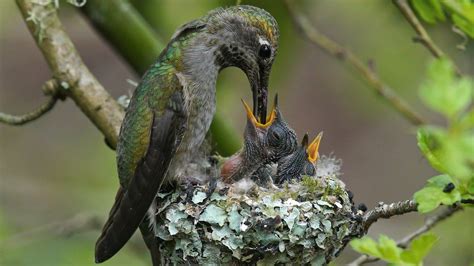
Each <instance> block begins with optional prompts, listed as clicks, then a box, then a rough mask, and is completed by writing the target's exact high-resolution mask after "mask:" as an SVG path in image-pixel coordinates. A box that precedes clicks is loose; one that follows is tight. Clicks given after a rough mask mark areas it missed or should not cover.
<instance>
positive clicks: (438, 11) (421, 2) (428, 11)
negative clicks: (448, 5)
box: [411, 0, 445, 24]
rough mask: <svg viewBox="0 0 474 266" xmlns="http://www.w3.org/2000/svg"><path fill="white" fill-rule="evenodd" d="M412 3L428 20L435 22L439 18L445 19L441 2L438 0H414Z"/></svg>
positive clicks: (423, 17)
mask: <svg viewBox="0 0 474 266" xmlns="http://www.w3.org/2000/svg"><path fill="white" fill-rule="evenodd" d="M411 3H412V5H413V7H414V8H415V11H416V12H417V13H418V15H419V16H420V17H421V18H422V19H423V20H424V21H426V22H428V23H432V24H433V23H435V22H436V21H437V20H441V21H444V20H445V16H444V13H443V9H442V6H441V3H440V2H439V1H438V0H429V1H427V0H412V1H411Z"/></svg>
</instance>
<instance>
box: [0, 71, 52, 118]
mask: <svg viewBox="0 0 474 266" xmlns="http://www.w3.org/2000/svg"><path fill="white" fill-rule="evenodd" d="M58 87H59V86H58V83H57V82H56V80H54V79H51V80H48V81H47V82H46V83H45V85H44V86H43V92H44V94H45V95H47V96H49V98H48V101H47V102H45V103H44V104H42V105H41V106H40V107H38V108H37V109H35V110H33V111H31V112H29V113H26V114H22V115H11V114H7V113H2V112H0V123H4V124H8V125H12V126H21V125H24V124H26V123H29V122H31V121H34V120H36V119H38V118H40V117H41V116H43V115H44V114H46V113H47V112H49V111H50V110H51V109H53V107H54V105H55V104H56V102H57V101H58V99H59V98H60V96H59V89H58Z"/></svg>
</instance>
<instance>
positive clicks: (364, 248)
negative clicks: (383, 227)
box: [350, 236, 382, 258]
mask: <svg viewBox="0 0 474 266" xmlns="http://www.w3.org/2000/svg"><path fill="white" fill-rule="evenodd" d="M350 245H351V247H352V248H353V249H354V250H355V251H357V252H359V253H363V254H367V255H370V256H373V257H377V258H381V257H382V255H381V253H380V251H379V249H378V247H377V246H378V244H377V242H375V241H374V240H373V239H372V238H370V237H368V236H364V237H363V238H361V239H354V240H352V241H351V242H350Z"/></svg>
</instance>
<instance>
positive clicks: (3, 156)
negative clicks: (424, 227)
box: [0, 0, 474, 265]
mask: <svg viewBox="0 0 474 266" xmlns="http://www.w3.org/2000/svg"><path fill="white" fill-rule="evenodd" d="M135 4H136V6H137V8H138V9H139V10H142V11H143V13H144V15H145V16H147V17H148V19H149V20H150V21H151V22H152V24H153V27H154V29H155V30H156V32H157V34H158V35H159V36H160V38H161V39H162V40H164V41H166V40H167V39H169V37H170V36H171V35H172V33H173V31H174V30H175V29H176V28H177V27H178V26H179V25H181V24H183V23H184V22H186V21H189V20H190V19H193V18H196V17H199V16H201V15H203V14H205V13H206V12H207V11H208V10H210V9H212V8H214V7H217V6H226V5H231V4H234V1H230V0H229V1H224V0H207V1H199V2H198V1H192V0H173V1H172V0H166V1H159V0H151V1H139V0H135ZM243 4H253V5H256V6H260V7H263V8H265V9H267V10H268V11H269V12H270V13H271V14H273V15H274V16H275V17H276V19H277V21H278V22H279V24H280V28H281V32H282V36H281V44H280V49H279V55H278V57H277V60H276V62H275V65H274V70H273V73H272V79H271V83H270V86H271V93H272V94H273V93H275V92H278V93H279V94H280V99H281V100H280V102H281V106H282V110H283V113H284V115H285V118H286V119H287V121H289V123H290V124H291V125H292V126H293V127H294V128H295V130H296V131H297V133H298V135H299V136H301V135H302V134H304V133H305V132H310V133H311V134H313V135H314V134H316V133H317V132H319V131H321V130H323V131H324V139H323V143H322V146H321V151H322V153H324V154H328V153H332V152H333V153H334V154H335V155H336V156H337V157H339V158H342V159H343V162H344V164H343V171H344V173H345V175H344V178H343V179H344V180H343V181H344V182H346V184H347V186H348V188H350V189H351V190H352V191H353V192H354V194H355V201H356V202H364V203H366V204H367V205H368V206H369V207H373V206H374V205H376V204H377V202H379V201H384V202H392V201H398V200H402V199H408V198H411V197H412V195H413V193H414V192H415V191H417V190H419V189H420V188H421V187H422V186H423V185H424V183H425V180H426V179H427V177H430V176H433V175H434V174H435V173H434V172H433V170H431V169H430V167H429V165H428V163H427V162H426V161H425V160H424V159H423V156H422V155H421V154H420V152H419V151H418V148H417V146H416V137H415V130H414V128H413V127H412V126H411V125H410V124H408V123H407V122H406V121H405V120H403V119H402V118H401V117H400V116H399V115H398V114H396V113H395V112H393V111H392V110H391V109H390V108H388V107H387V106H386V105H384V104H383V102H381V101H378V99H377V96H376V95H374V93H373V92H372V91H371V90H369V89H367V86H366V84H365V83H364V81H363V80H362V79H361V78H360V77H359V76H357V74H356V73H352V71H350V69H349V68H348V67H346V66H345V65H344V64H341V62H339V61H337V60H336V59H335V58H333V57H331V56H328V55H326V54H325V53H324V52H323V51H321V50H320V49H319V48H316V47H314V46H312V45H311V44H309V43H307V42H304V40H303V39H302V38H301V36H300V35H299V34H298V32H297V31H296V30H295V29H294V27H293V25H292V24H291V21H290V19H289V17H288V15H287V13H286V11H285V9H284V7H283V5H282V3H280V2H279V1H269V0H266V1H245V0H244V1H243ZM298 4H304V5H305V12H306V13H307V14H308V15H309V16H310V17H311V18H312V20H313V21H314V22H315V24H316V25H317V26H318V27H319V29H320V30H321V31H323V32H324V33H326V34H327V35H328V36H330V37H331V38H333V39H335V40H337V41H339V42H340V43H342V44H344V45H346V46H347V47H349V48H350V49H351V50H352V51H353V52H355V53H356V54H358V55H359V56H360V57H362V58H364V59H367V60H368V59H373V60H374V61H375V63H376V69H377V72H378V74H379V75H380V77H381V78H382V79H383V80H385V81H386V82H387V83H388V84H389V85H391V86H392V87H393V88H394V89H395V90H396V91H397V92H398V93H399V94H400V95H401V96H402V97H403V98H405V99H407V100H408V101H409V102H410V103H411V104H412V105H413V106H416V107H417V108H418V110H420V111H421V113H422V114H423V115H424V116H425V117H428V118H430V119H431V120H432V121H441V119H440V117H437V116H435V115H434V114H433V113H432V112H429V111H428V110H427V109H423V107H422V104H421V103H420V100H419V98H418V95H417V93H418V87H419V84H420V82H421V81H422V79H423V77H424V75H425V73H426V70H425V69H426V68H425V67H426V64H427V63H428V61H430V59H431V57H430V55H429V54H428V52H427V51H426V50H425V49H424V48H423V47H422V46H421V45H419V44H414V43H412V42H411V37H412V36H414V33H413V31H412V29H411V28H410V27H409V26H408V24H407V23H406V21H405V20H404V19H403V18H402V16H401V14H400V12H399V11H398V10H397V9H396V7H395V6H393V5H392V4H390V3H389V2H388V1H376V0H366V1H364V2H363V4H361V3H360V1H355V0H337V1H334V0H333V1H329V0H318V1H314V0H306V1H298ZM60 15H61V18H62V22H63V23H64V25H65V27H66V30H67V32H68V33H69V34H70V36H71V38H72V40H73V41H74V43H75V45H76V47H77V48H78V50H79V52H80V53H81V56H82V57H83V59H84V61H85V63H86V64H87V66H88V67H89V68H90V69H91V71H92V72H93V73H94V74H95V76H96V77H97V78H98V79H99V81H100V82H101V83H102V84H103V85H104V87H105V88H106V89H108V90H109V91H110V92H111V93H112V94H113V95H114V97H116V98H117V97H119V96H120V95H123V94H127V93H128V91H130V90H132V89H133V87H132V86H131V85H130V84H129V83H127V81H126V79H132V80H135V81H138V80H139V77H137V76H135V74H134V72H133V70H132V69H131V68H130V67H129V66H127V64H126V63H125V62H124V61H123V60H121V59H120V58H119V57H118V56H117V55H116V54H115V53H114V51H112V50H111V49H110V47H108V46H107V45H106V44H105V43H104V42H103V40H101V38H100V37H99V36H98V35H97V34H96V33H95V32H94V31H93V30H92V29H91V27H90V25H88V24H87V23H86V22H85V21H84V19H83V18H82V17H81V16H80V15H79V14H78V12H77V11H76V10H74V8H72V7H71V6H69V5H67V4H65V3H63V4H62V5H61V9H60ZM427 29H428V30H429V32H430V34H431V36H432V38H433V39H434V40H435V41H436V42H437V44H438V45H439V46H440V47H441V48H442V49H443V50H444V51H445V52H446V53H447V54H449V55H450V56H451V57H452V58H453V60H454V61H455V62H456V63H457V65H458V66H459V67H460V68H461V69H462V70H463V72H464V73H465V74H467V75H470V76H473V75H474V62H473V61H474V59H473V58H474V45H473V44H472V43H469V44H468V45H467V47H466V50H465V51H460V50H458V49H456V45H457V44H459V43H460V42H462V41H463V40H462V38H461V37H459V36H458V35H456V34H455V33H453V32H452V31H451V28H450V26H449V25H447V24H446V25H438V26H436V27H430V26H429V25H427ZM123 41H126V40H123ZM49 77H50V73H49V68H48V66H47V64H46V63H45V61H44V59H43V57H42V55H41V54H40V52H39V50H38V49H37V48H36V47H35V44H34V42H33V40H32V38H31V36H30V34H29V33H28V31H27V29H26V26H25V24H24V22H23V21H22V19H21V16H20V14H19V12H18V11H17V9H16V6H15V4H14V2H13V1H1V2H0V110H2V111H7V112H10V113H22V112H24V111H27V110H31V109H32V107H35V106H37V105H38V104H39V103H40V102H42V101H43V100H44V99H43V98H42V95H41V90H40V86H41V84H42V83H43V82H44V81H45V80H47V79H48V78H49ZM249 96H250V90H249V85H248V82H247V80H246V78H245V76H244V74H243V73H241V72H240V71H239V70H236V69H227V70H224V71H223V72H222V74H221V75H220V77H219V81H218V112H221V113H222V114H224V115H225V117H227V118H228V119H229V121H230V122H231V124H232V126H233V127H234V128H235V130H236V131H237V132H239V135H241V133H240V132H243V124H244V122H245V119H244V115H243V109H242V107H241V104H240V101H239V98H244V99H246V100H250V98H249ZM117 185H118V182H117V175H116V169H115V156H114V153H113V152H112V151H111V150H110V149H108V148H107V146H106V145H104V141H103V136H102V135H101V133H100V132H99V131H97V129H96V128H95V127H94V126H93V125H92V124H91V123H90V122H89V121H88V120H87V118H86V117H85V116H84V115H83V114H82V113H81V112H79V111H78V109H77V108H76V107H75V106H74V103H72V101H66V102H64V103H59V104H58V105H57V106H56V107H55V109H54V110H53V111H52V112H51V113H49V114H48V115H46V116H45V117H43V118H41V119H40V120H38V121H36V122H34V123H30V124H28V125H26V126H24V127H10V126H5V125H0V264H5V265H65V264H69V265H93V247H94V243H95V240H96V238H97V237H98V235H99V231H98V230H88V231H86V232H82V233H79V234H74V235H71V236H69V237H65V236H64V235H58V234H56V233H54V232H55V230H54V228H55V227H56V226H55V225H54V223H56V222H60V221H63V220H67V219H69V218H70V217H73V216H75V215H77V214H91V215H97V216H99V217H100V218H102V219H105V217H106V214H107V213H108V211H109V208H110V206H111V205H112V202H113V199H114V196H115V190H116V188H117ZM473 218H474V213H473V212H472V210H467V211H464V212H463V213H459V214H457V215H456V216H454V217H453V218H451V219H448V220H447V221H445V222H443V223H442V224H440V225H439V226H437V227H436V228H435V232H437V233H438V236H439V237H440V241H439V242H438V243H437V244H436V245H435V247H434V250H433V252H431V253H430V255H429V256H428V258H427V260H426V264H427V265H446V264H450V265H466V264H468V263H470V262H473V261H474V254H473V253H472V246H474V239H473V238H472V237H469V236H472V235H474V228H473V227H472V224H471V223H470V221H472V219H473ZM422 223H423V219H422V218H421V216H420V215H419V214H408V215H404V216H403V217H396V218H392V219H390V220H387V221H383V222H379V223H377V224H376V225H374V226H373V227H372V229H371V231H370V233H369V235H372V236H378V235H379V233H384V234H387V235H389V236H391V237H393V238H395V239H398V238H399V237H401V236H403V235H404V234H406V233H408V232H411V231H412V230H413V229H415V228H417V227H418V226H420V225H421V224H422ZM50 224H53V225H52V226H50V227H51V228H49V227H48V228H45V226H44V225H50ZM137 239H138V238H137ZM140 245H141V242H140V241H134V242H133V243H132V244H129V245H127V248H126V249H125V250H124V251H123V252H120V253H119V254H118V255H117V256H115V257H114V258H113V259H111V260H110V261H109V262H107V263H105V264H104V265H118V264H122V265H128V264H129V263H133V265H146V264H147V263H148V255H147V254H146V253H144V252H143V249H141V247H142V246H140ZM355 256H356V254H355V252H353V251H352V250H351V249H350V248H347V249H346V250H345V252H343V254H342V255H341V258H339V259H338V260H336V264H343V263H344V262H348V261H350V260H351V259H353V258H354V257H355Z"/></svg>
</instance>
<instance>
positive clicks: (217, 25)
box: [207, 5, 279, 123]
mask: <svg viewBox="0 0 474 266" xmlns="http://www.w3.org/2000/svg"><path fill="white" fill-rule="evenodd" d="M207 24H208V26H207V29H208V32H209V33H210V34H211V36H212V37H211V39H212V41H211V42H214V43H215V44H214V45H217V49H216V50H215V58H216V65H217V66H218V67H219V69H223V68H225V67H230V66H234V67H238V68H240V69H242V71H243V72H244V73H245V74H246V76H247V78H248V80H249V82H250V86H251V89H252V94H253V114H254V115H255V116H256V117H259V118H260V121H261V122H262V123H265V122H266V118H267V114H266V111H267V91H268V79H269V76H270V71H271V68H272V64H273V61H274V59H275V55H276V52H277V48H278V37H279V30H278V24H277V22H276V20H275V19H274V18H273V17H272V16H271V15H270V14H269V13H268V12H266V11H265V10H263V9H260V8H257V7H253V6H246V5H239V6H233V7H229V8H227V9H221V10H218V11H215V12H213V13H211V14H209V19H208V23H207Z"/></svg>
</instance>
